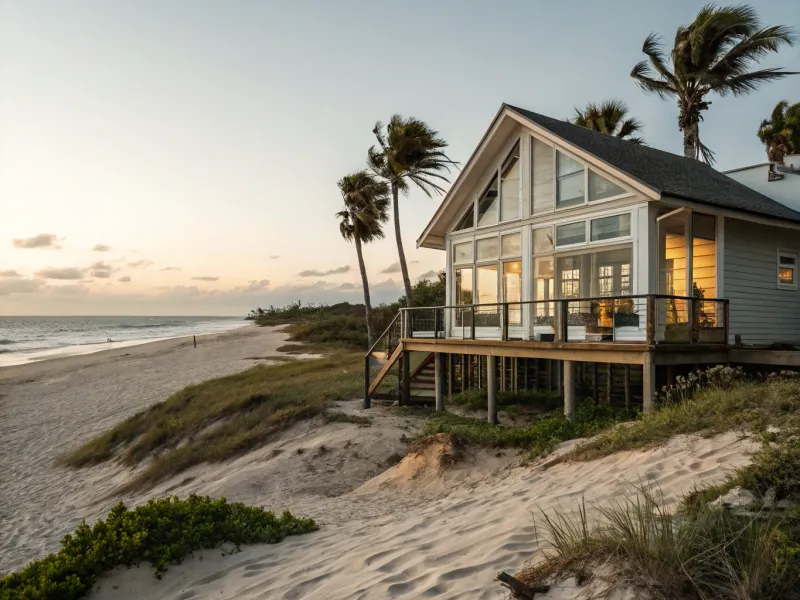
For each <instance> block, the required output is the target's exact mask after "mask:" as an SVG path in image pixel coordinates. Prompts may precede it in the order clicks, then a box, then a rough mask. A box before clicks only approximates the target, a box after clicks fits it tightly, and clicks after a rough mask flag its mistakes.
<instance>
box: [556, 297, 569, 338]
mask: <svg viewBox="0 0 800 600" xmlns="http://www.w3.org/2000/svg"><path fill="white" fill-rule="evenodd" d="M558 341H559V342H568V341H569V301H568V300H558Z"/></svg>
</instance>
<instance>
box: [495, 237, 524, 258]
mask: <svg viewBox="0 0 800 600" xmlns="http://www.w3.org/2000/svg"><path fill="white" fill-rule="evenodd" d="M520 238H521V236H520V234H518V233H513V234H511V235H504V236H503V237H502V238H501V242H500V246H501V249H502V252H503V256H519V255H520V254H522V247H521V243H520Z"/></svg>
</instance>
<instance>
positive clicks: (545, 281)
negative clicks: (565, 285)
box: [534, 256, 556, 317]
mask: <svg viewBox="0 0 800 600" xmlns="http://www.w3.org/2000/svg"><path fill="white" fill-rule="evenodd" d="M534 270H535V279H534V290H535V294H536V300H538V301H540V302H537V303H536V316H537V317H546V316H552V315H554V314H555V306H554V305H553V303H552V302H550V300H554V299H555V297H556V294H555V279H554V278H553V257H552V256H544V257H537V258H536V259H535V260H534Z"/></svg>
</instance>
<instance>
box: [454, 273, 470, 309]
mask: <svg viewBox="0 0 800 600" xmlns="http://www.w3.org/2000/svg"><path fill="white" fill-rule="evenodd" d="M455 296H456V298H455V303H456V304H472V268H466V269H456V285H455Z"/></svg>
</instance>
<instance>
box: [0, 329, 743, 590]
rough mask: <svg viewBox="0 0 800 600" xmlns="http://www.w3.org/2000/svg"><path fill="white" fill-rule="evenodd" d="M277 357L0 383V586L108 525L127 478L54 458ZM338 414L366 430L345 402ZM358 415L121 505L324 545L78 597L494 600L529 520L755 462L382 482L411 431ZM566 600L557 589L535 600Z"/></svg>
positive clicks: (532, 536) (396, 469)
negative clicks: (86, 531) (231, 520)
mask: <svg viewBox="0 0 800 600" xmlns="http://www.w3.org/2000/svg"><path fill="white" fill-rule="evenodd" d="M247 329H249V331H247ZM282 341H283V336H282V335H281V334H276V333H274V332H273V331H269V330H260V329H255V328H253V329H250V328H246V330H241V331H236V332H231V333H226V334H222V335H220V336H216V338H215V340H213V341H211V342H209V343H208V344H205V345H204V347H203V346H201V347H198V349H197V351H195V350H194V349H189V348H186V347H183V346H181V345H180V344H179V343H178V344H176V343H173V344H172V345H168V346H163V347H160V348H157V349H156V350H155V351H154V352H152V353H148V352H147V351H146V350H140V352H139V353H138V354H136V355H134V354H132V355H130V356H128V357H119V356H117V357H110V358H107V359H105V358H103V357H102V356H100V355H94V356H93V357H92V362H93V363H95V364H91V363H87V364H86V365H84V366H83V367H82V368H80V369H79V370H74V366H70V368H65V367H59V366H58V365H55V364H53V365H50V366H46V364H45V363H43V365H42V367H40V369H41V370H40V371H38V372H36V373H27V374H25V375H24V378H23V379H19V378H16V379H8V380H6V381H3V382H0V395H3V396H4V397H2V398H0V413H2V416H3V418H2V419H0V423H1V424H0V428H2V429H0V473H1V474H2V478H3V485H2V486H0V513H1V522H0V573H2V572H6V571H9V570H13V569H17V568H20V567H22V566H23V565H24V564H26V563H27V562H28V561H30V560H31V559H34V558H37V557H39V556H41V555H43V554H45V553H47V552H50V551H53V550H55V549H57V548H58V542H59V539H60V538H61V536H62V535H63V534H64V533H66V532H68V531H70V530H72V529H73V528H74V527H75V526H76V525H77V523H78V522H79V521H80V520H81V519H86V520H87V521H90V522H91V521H94V520H96V519H98V518H100V517H102V516H104V514H105V513H106V512H107V511H108V509H109V508H110V506H111V505H113V504H114V503H115V502H116V501H118V498H106V496H107V495H108V493H109V492H110V491H111V490H113V489H114V488H115V487H116V486H117V485H118V484H120V483H122V482H123V481H125V480H126V479H127V478H128V477H130V474H131V473H130V471H129V470H122V469H120V468H119V467H115V466H102V467H98V468H93V469H86V470H80V471H76V472H74V471H68V470H65V469H62V468H60V467H56V466H54V465H53V460H54V459H55V458H56V457H57V456H58V455H60V454H61V453H62V452H64V451H66V450H67V449H69V448H72V447H74V446H75V445H77V444H78V443H80V442H81V441H84V440H86V439H88V438H89V437H91V436H92V435H95V434H96V433H98V432H100V431H103V430H105V429H107V428H108V427H110V426H111V425H113V424H114V423H116V422H118V421H119V420H121V419H122V418H124V417H126V416H128V415H130V414H132V413H133V412H136V411H138V410H141V409H142V408H144V407H146V406H148V405H150V404H152V403H153V402H157V401H160V400H163V399H164V398H165V397H166V396H167V395H168V394H169V393H171V392H173V391H175V390H177V389H179V388H180V387H182V386H184V385H186V384H188V383H193V382H197V381H201V380H204V379H207V378H208V377H212V376H215V375H223V374H226V373H230V372H235V371H238V370H241V369H243V368H246V367H248V366H251V365H252V364H253V361H252V360H248V357H252V356H267V355H269V354H270V353H271V352H274V350H275V348H276V347H277V346H278V345H280V344H281V343H282ZM142 348H144V347H142ZM87 358H88V357H87ZM56 362H57V361H53V363H56ZM27 379H32V381H27ZM337 410H342V411H345V412H353V413H359V414H364V413H363V411H361V409H360V408H359V402H358V401H352V402H344V403H341V405H340V406H339V408H338V409H337ZM366 414H368V415H370V416H372V417H373V423H372V425H371V426H369V427H359V426H358V425H355V424H352V423H342V422H334V423H327V424H326V423H324V422H322V421H321V420H312V421H309V422H305V423H299V424H296V425H295V426H294V427H292V428H291V429H289V430H287V431H285V432H284V433H283V434H282V435H281V436H280V437H279V438H278V439H275V440H274V441H273V442H272V443H270V444H269V445H267V446H265V447H263V448H261V449H259V450H257V451H255V452H251V453H249V454H247V455H246V456H243V457H241V458H239V459H237V460H235V461H232V462H229V463H225V464H220V465H210V466H209V465H203V466H198V467H195V468H193V469H191V470H189V471H187V472H184V473H181V474H180V475H179V476H177V477H175V478H173V479H172V480H169V481H165V482H163V483H162V484H160V485H159V486H158V487H156V488H154V489H152V490H149V491H147V492H146V493H141V494H137V495H133V496H130V497H126V498H124V500H125V501H126V502H127V503H130V504H137V503H141V502H145V501H146V500H147V499H149V498H152V497H158V496H163V495H167V494H175V495H180V496H185V495H187V494H189V493H192V492H195V493H200V494H209V495H211V496H215V497H216V496H225V497H227V498H228V499H230V500H234V501H241V502H245V503H248V504H256V505H263V506H265V507H267V508H268V509H271V510H275V511H282V510H284V509H290V510H292V511H293V512H295V513H296V514H298V515H304V516H311V517H313V518H314V519H316V520H317V521H318V523H319V524H320V525H321V529H320V531H318V532H316V533H313V534H310V535H305V536H299V537H291V538H288V539H286V540H284V541H283V542H281V543H280V544H277V545H274V546H270V545H262V546H250V547H245V548H242V550H241V551H240V552H233V553H231V550H233V549H232V548H228V549H227V551H226V549H221V550H214V551H206V552H201V553H198V554H197V555H196V556H195V557H194V558H192V559H189V560H187V561H186V562H184V563H183V564H181V565H174V566H170V567H169V570H168V571H167V573H166V574H165V575H164V578H163V579H162V580H161V581H157V580H155V579H154V578H153V577H152V570H151V569H150V567H149V566H147V565H143V566H142V567H141V568H139V569H135V568H134V569H120V570H118V571H116V572H114V573H113V574H111V575H110V576H109V577H108V578H105V579H103V580H102V581H101V582H100V584H99V586H98V588H97V589H96V590H95V591H94V592H93V594H92V596H91V597H92V598H93V599H95V600H133V599H137V600H139V599H144V600H149V599H153V600H155V599H157V598H158V599H161V598H163V599H166V600H193V599H201V598H209V599H210V598H214V599H220V600H225V599H233V598H286V599H299V598H325V599H326V600H335V599H345V598H346V599H353V598H354V599H358V598H370V599H371V598H470V599H474V598H486V599H489V598H491V599H495V598H502V597H504V590H503V588H501V587H500V586H499V585H498V584H497V583H495V582H494V581H493V580H494V576H495V574H496V572H497V571H499V570H506V571H509V572H516V571H518V570H519V569H520V568H521V567H522V566H523V565H524V563H525V562H526V561H527V560H529V559H530V558H531V557H532V556H533V555H534V553H535V551H536V550H537V548H538V547H539V544H540V543H542V542H541V541H540V540H538V539H537V531H536V523H535V518H536V515H537V514H539V511H541V510H550V509H552V508H555V507H559V506H560V507H564V508H566V509H569V510H573V509H574V508H575V507H576V506H577V502H578V501H579V500H580V499H581V497H583V496H585V497H586V498H587V501H590V502H592V501H597V502H604V501H608V500H610V499H612V498H618V497H619V496H620V494H623V493H625V492H626V491H630V490H631V489H632V487H633V486H634V485H637V484H641V483H643V482H644V483H646V484H647V485H657V486H659V487H660V488H661V490H662V492H663V494H664V495H665V497H666V498H667V500H668V501H672V500H675V499H677V498H678V497H679V495H681V494H683V493H685V492H687V491H689V490H690V489H691V488H692V487H693V486H694V485H695V484H696V483H697V482H699V481H709V480H711V479H715V478H720V477H722V475H723V474H724V473H725V472H726V471H727V470H729V469H732V468H734V467H737V466H739V465H742V464H744V463H745V462H746V461H747V455H746V453H747V451H748V450H750V449H752V447H753V446H754V444H753V443H752V442H750V441H748V440H743V439H741V438H739V437H737V436H736V435H734V434H726V435H722V436H718V437H715V438H698V437H687V436H682V437H678V438H675V439H673V440H671V441H670V442H669V443H668V444H666V445H665V446H664V447H662V448H658V449H655V450H650V451H646V452H622V453H618V454H615V455H612V456H609V457H606V458H603V459H601V460H597V461H592V462H586V463H574V464H559V465H557V466H554V467H552V468H549V469H546V468H544V466H543V465H544V464H546V461H542V462H540V463H533V464H527V465H521V461H520V458H519V457H518V456H517V455H516V454H515V453H513V452H500V453H498V452H488V451H481V452H470V451H468V452H466V453H464V455H463V456H462V457H461V459H460V460H459V461H458V462H456V463H455V464H449V463H450V461H449V460H447V459H446V458H447V456H448V453H450V452H451V450H453V449H448V448H446V447H441V448H438V449H436V448H434V449H433V450H431V449H430V448H429V449H427V450H425V451H423V452H422V453H421V454H419V455H414V456H409V457H407V458H406V459H404V460H403V461H402V462H401V463H399V464H396V465H395V466H391V465H392V464H393V463H394V462H396V460H397V456H398V453H402V452H404V450H405V444H404V443H403V441H402V440H401V438H402V436H409V435H413V433H414V432H415V431H416V430H417V427H418V426H419V424H420V422H419V420H417V419H416V418H414V417H407V416H399V415H398V414H397V413H396V412H393V411H390V410H388V409H385V408H380V407H376V408H373V409H371V410H370V411H369V412H368V413H366ZM569 446H570V444H565V445H563V446H562V447H561V448H560V449H559V450H558V451H560V452H564V451H566V450H567V449H568V448H569ZM455 450H456V451H457V450H458V449H455ZM443 457H445V460H444V461H443V460H442V458H443ZM443 462H444V463H446V464H443ZM576 593H577V592H576V589H575V588H574V587H572V588H571V587H570V584H569V582H567V583H566V584H565V585H562V586H559V588H557V589H554V590H553V592H552V593H551V594H549V595H547V596H543V598H548V597H549V598H555V599H565V598H574V597H575V596H576Z"/></svg>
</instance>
